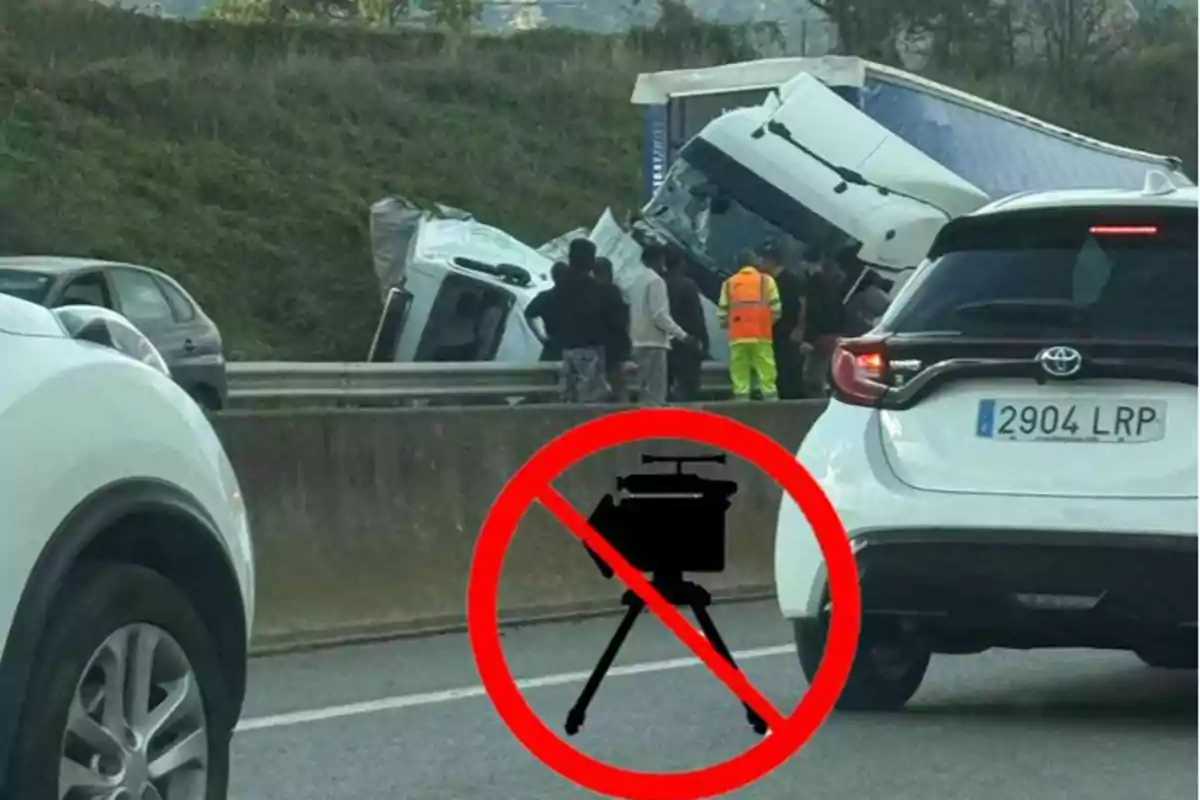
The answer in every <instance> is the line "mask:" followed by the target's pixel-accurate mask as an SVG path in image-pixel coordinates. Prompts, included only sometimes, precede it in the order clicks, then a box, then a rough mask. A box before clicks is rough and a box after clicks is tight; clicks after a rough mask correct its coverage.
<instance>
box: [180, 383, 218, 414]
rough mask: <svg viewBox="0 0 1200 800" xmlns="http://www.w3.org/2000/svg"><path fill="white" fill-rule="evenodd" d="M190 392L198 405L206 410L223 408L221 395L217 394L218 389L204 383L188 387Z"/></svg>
mask: <svg viewBox="0 0 1200 800" xmlns="http://www.w3.org/2000/svg"><path fill="white" fill-rule="evenodd" d="M188 394H189V395H191V396H192V399H193V400H195V401H196V405H198V406H200V407H201V408H202V409H204V410H205V411H220V410H221V397H220V395H218V394H217V390H216V389H213V388H212V387H210V386H205V385H203V384H200V385H196V386H192V387H191V388H190V389H188Z"/></svg>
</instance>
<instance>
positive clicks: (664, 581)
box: [565, 572, 767, 736]
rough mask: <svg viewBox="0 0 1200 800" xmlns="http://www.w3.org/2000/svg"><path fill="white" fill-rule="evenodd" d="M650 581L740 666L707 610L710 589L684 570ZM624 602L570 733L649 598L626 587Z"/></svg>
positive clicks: (759, 729)
mask: <svg viewBox="0 0 1200 800" xmlns="http://www.w3.org/2000/svg"><path fill="white" fill-rule="evenodd" d="M650 585H651V586H653V587H654V588H655V589H657V590H658V593H659V594H661V595H662V596H663V598H664V599H665V600H666V601H667V602H668V603H670V604H671V605H673V606H676V607H683V606H687V607H688V608H690V609H691V610H692V614H693V615H694V616H695V617H696V622H698V623H699V624H700V630H701V631H703V632H704V638H706V639H708V641H709V643H710V644H712V646H713V649H714V650H716V651H717V653H718V654H719V655H720V656H721V657H722V658H724V659H725V660H726V661H728V662H729V664H730V665H731V666H732V667H733V668H734V669H737V668H738V665H737V662H736V661H734V660H733V654H732V653H730V652H729V648H728V647H726V646H725V641H724V640H723V639H722V638H721V634H720V633H719V632H718V631H717V626H716V624H715V623H714V622H713V620H712V617H711V616H709V614H708V607H709V606H710V605H712V595H710V594H709V593H708V590H706V589H705V588H704V587H703V586H700V585H699V584H696V583H692V582H691V581H685V580H684V579H683V575H682V574H681V573H661V572H656V573H654V577H653V579H652V580H651V581H650ZM621 604H622V605H624V606H627V608H628V610H627V611H626V612H625V617H624V618H623V619H622V620H621V624H620V625H618V626H617V630H616V633H614V634H613V636H612V639H610V640H609V642H608V647H606V648H605V649H604V654H603V655H601V656H600V660H599V661H598V662H597V663H596V667H595V669H593V670H592V674H591V677H589V678H588V682H587V684H586V685H585V686H584V687H583V691H582V692H580V694H579V699H578V700H576V701H575V705H574V706H572V707H571V710H570V711H569V712H567V723H566V726H565V727H566V731H567V735H568V736H574V735H575V734H576V733H578V732H579V729H580V728H582V727H583V723H584V721H585V719H586V718H587V709H588V706H589V705H590V704H591V702H592V698H593V697H595V695H596V692H597V691H598V690H599V689H600V683H601V682H602V681H603V680H604V676H605V675H606V674H607V673H608V669H609V667H611V666H612V662H613V660H614V659H615V658H616V657H617V653H618V651H620V649H621V645H623V644H624V643H625V637H627V636H628V635H629V632H630V631H631V630H633V625H634V623H635V622H637V619H638V617H639V616H640V615H641V613H642V611H643V610H644V609H645V608H646V601H645V600H643V599H642V598H641V597H639V596H638V595H637V593H636V592H634V591H633V590H632V589H630V590H627V591H626V592H625V594H623V595H622V596H621ZM742 706H743V707H744V708H745V709H746V720H747V721H748V722H749V723H750V726H751V727H752V728H753V729H754V731H755V733H758V734H759V735H762V734H765V733H766V732H767V723H766V722H765V721H763V718H762V717H760V716H759V715H758V713H757V712H755V710H754V709H752V708H751V707H750V706H749V705H748V704H746V703H742Z"/></svg>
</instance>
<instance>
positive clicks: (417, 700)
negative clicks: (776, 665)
mask: <svg viewBox="0 0 1200 800" xmlns="http://www.w3.org/2000/svg"><path fill="white" fill-rule="evenodd" d="M795 652H796V648H795V645H790V644H788V645H777V646H775V647H759V648H757V649H754V650H739V651H736V652H734V654H733V657H734V659H735V660H736V661H737V662H738V663H739V664H740V663H741V662H743V661H753V660H754V659H757V658H770V657H772V656H782V655H789V654H792V653H795ZM698 666H701V661H700V659H698V658H672V659H669V660H666V661H645V662H642V663H640V664H630V665H628V666H624V667H613V668H612V669H610V670H609V671H608V677H612V678H616V677H623V676H628V675H645V674H648V673H651V672H667V671H669V670H675V669H688V668H689V667H698ZM590 675H591V671H590V670H589V671H588V672H564V673H560V674H558V675H544V676H542V677H540V678H526V679H524V680H519V681H517V686H519V687H520V688H522V689H541V688H544V687H546V686H563V685H566V684H571V683H583V682H585V681H586V680H587V679H588V677H589V676H590ZM486 695H487V692H486V691H485V690H484V688H483V687H482V686H465V687H463V688H460V689H443V690H441V691H437V692H420V693H418V694H404V695H397V696H395V697H384V698H380V699H379V700H367V701H364V702H361V703H348V704H346V705H340V706H327V707H325V708H314V709H309V710H306V711H291V712H288V713H286V714H271V715H268V716H265V717H252V718H250V719H243V720H242V721H241V723H239V724H238V726H237V732H238V733H247V732H250V731H260V730H266V729H268V728H285V727H288V726H291V725H307V724H310V723H313V722H323V721H325V720H329V719H339V718H341V717H357V716H361V715H363V714H377V713H379V712H381V711H394V710H396V709H400V708H412V707H414V706H431V705H437V704H438V703H451V702H454V701H455V700H467V699H469V698H472V697H484V696H486Z"/></svg>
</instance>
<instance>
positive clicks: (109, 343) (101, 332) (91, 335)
mask: <svg viewBox="0 0 1200 800" xmlns="http://www.w3.org/2000/svg"><path fill="white" fill-rule="evenodd" d="M71 338H72V339H76V340H78V341H81V342H91V343H92V344H99V345H103V346H104V347H111V348H113V349H114V350H115V349H117V345H116V343H115V342H114V341H113V338H112V331H110V330H109V328H108V323H107V322H105V321H104V320H103V319H100V318H96V319H91V320H88V321H87V322H85V323H84V324H83V325H81V326H79V327H78V328H77V329H76V330H74V331H72V332H71Z"/></svg>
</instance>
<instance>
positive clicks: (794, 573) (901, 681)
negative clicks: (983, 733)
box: [775, 173, 1197, 709]
mask: <svg viewBox="0 0 1200 800" xmlns="http://www.w3.org/2000/svg"><path fill="white" fill-rule="evenodd" d="M1196 227H1197V193H1196V189H1195V188H1194V187H1189V188H1176V187H1173V186H1171V185H1170V184H1169V182H1167V181H1166V179H1165V176H1162V175H1157V174H1153V173H1152V174H1151V176H1149V177H1148V179H1147V186H1146V189H1145V190H1143V191H1141V192H1127V191H1087V192H1084V191H1073V192H1055V193H1039V194H1025V195H1018V196H1015V197H1012V198H1009V199H1006V200H1001V201H997V202H995V203H992V204H990V205H988V206H987V207H985V208H983V209H981V210H979V211H978V212H976V213H973V214H971V215H968V216H965V217H961V218H959V219H957V220H955V221H954V222H952V223H950V224H949V225H947V226H946V227H945V229H943V230H942V232H941V233H940V235H939V236H938V238H937V241H936V242H935V243H934V245H933V248H932V250H931V252H930V257H929V259H928V260H927V261H926V262H925V263H923V264H922V266H921V267H920V268H919V269H918V271H917V273H916V274H915V276H914V277H913V278H912V279H911V280H910V281H909V283H908V284H907V285H905V286H904V288H903V289H902V290H901V291H900V292H899V293H898V295H897V297H896V298H895V300H894V301H893V304H892V306H891V307H890V308H889V309H888V311H887V313H886V314H885V315H884V317H883V318H882V319H881V320H880V322H879V324H878V325H877V326H876V328H875V329H874V330H873V331H871V332H870V333H869V334H867V335H866V336H863V337H861V338H858V339H854V340H847V341H843V342H842V343H841V345H840V347H839V349H838V350H837V351H836V353H835V355H834V358H833V362H832V367H831V376H830V383H831V387H832V393H833V396H832V397H831V399H830V403H829V406H828V408H827V410H826V411H824V412H823V414H822V415H821V417H820V418H819V419H818V420H817V422H816V424H815V425H814V426H813V428H812V430H811V431H810V432H809V433H808V435H807V437H806V438H805V439H804V442H803V444H802V445H801V447H800V451H799V454H798V458H799V460H800V462H801V463H802V464H803V465H804V466H805V468H807V469H808V470H809V472H810V473H811V474H812V475H813V477H814V478H815V479H816V480H817V481H818V482H819V483H820V484H821V486H822V487H823V489H824V491H825V493H826V494H827V496H828V497H829V499H830V501H831V502H832V503H833V506H834V507H835V508H836V509H837V511H838V513H839V515H840V517H841V519H842V522H843V523H844V525H845V528H846V530H847V533H848V535H849V537H850V540H851V544H852V547H853V549H854V551H855V554H856V559H857V561H858V566H859V574H860V584H861V587H862V596H863V610H864V615H863V627H862V636H861V640H860V647H859V651H858V655H857V657H856V661H855V664H854V668H853V671H852V675H851V678H850V681H849V683H848V684H847V686H846V688H845V691H844V692H843V694H842V697H841V700H840V702H839V708H843V709H897V708H900V707H902V706H903V705H904V704H905V703H906V702H907V701H908V700H909V699H910V698H911V697H912V695H913V694H914V693H915V692H916V691H917V689H918V687H919V686H920V684H921V681H922V679H923V677H924V675H925V670H926V668H927V666H928V664H929V659H930V656H931V654H933V653H978V652H982V651H984V650H986V649H988V648H992V647H1003V648H1020V649H1027V648H1035V647H1087V648H1108V649H1123V650H1132V651H1134V652H1136V653H1137V654H1138V655H1139V656H1140V657H1141V658H1142V659H1143V660H1144V661H1145V662H1147V663H1149V664H1152V665H1156V666H1163V667H1186V668H1193V667H1195V664H1196V649H1197V643H1196V616H1197V614H1196V597H1197V557H1196V556H1197V548H1196V543H1197V500H1196V496H1197V493H1196V488H1197V472H1196V417H1197V405H1196V401H1197V397H1196V373H1197V315H1196V307H1197V279H1196V276H1197V263H1196V262H1197V245H1196ZM775 580H776V585H777V590H778V597H779V604H780V608H781V610H782V611H783V614H784V616H785V617H787V618H789V619H791V620H792V621H793V623H794V627H795V631H796V642H797V649H798V652H799V656H800V662H801V666H802V668H803V670H804V672H805V673H806V675H807V676H808V677H809V679H810V680H811V679H812V676H813V675H815V674H816V670H817V668H818V666H819V663H820V659H821V653H822V651H823V647H824V642H825V635H826V632H827V630H828V627H827V626H828V622H829V611H830V603H829V596H828V591H827V588H826V581H825V576H824V562H823V559H822V557H821V553H820V550H819V548H818V545H817V541H816V538H815V537H814V536H813V534H812V530H811V528H810V527H809V525H808V523H807V521H806V519H805V517H804V515H803V514H802V513H801V512H800V510H799V509H798V508H797V507H796V505H795V503H794V502H792V501H791V500H790V499H787V498H785V500H784V502H783V504H782V505H781V508H780V514H779V522H778V529H777V532H776V550H775Z"/></svg>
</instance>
